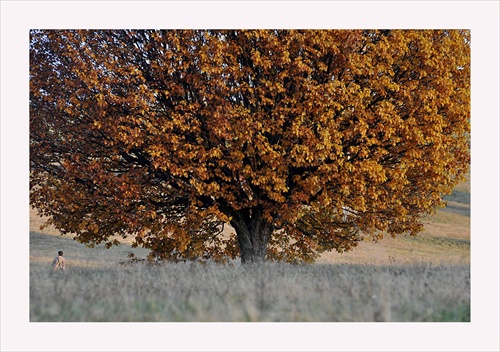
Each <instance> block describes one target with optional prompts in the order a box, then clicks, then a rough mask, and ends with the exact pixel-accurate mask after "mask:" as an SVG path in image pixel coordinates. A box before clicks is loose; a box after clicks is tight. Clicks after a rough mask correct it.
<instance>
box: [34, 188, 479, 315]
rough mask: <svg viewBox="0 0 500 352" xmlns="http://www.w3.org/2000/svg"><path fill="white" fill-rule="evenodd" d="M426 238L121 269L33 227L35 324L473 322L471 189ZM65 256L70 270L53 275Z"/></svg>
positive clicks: (114, 260)
mask: <svg viewBox="0 0 500 352" xmlns="http://www.w3.org/2000/svg"><path fill="white" fill-rule="evenodd" d="M447 200H448V206H447V207H446V208H444V209H442V210H439V211H438V212H437V213H436V214H434V215H433V216H430V217H429V218H427V219H425V221H426V227H425V230H424V232H423V233H421V234H420V235H419V236H417V237H408V236H399V237H397V238H385V239H383V240H381V241H379V242H366V243H361V244H360V245H359V246H358V248H356V249H355V250H354V251H352V252H349V253H344V254H338V253H326V254H324V255H323V256H322V257H321V258H320V259H319V260H318V262H317V263H316V264H308V265H291V264H285V263H263V264H259V265H251V266H242V265H241V264H240V263H239V261H234V262H231V263H229V264H226V265H220V264H215V263H206V264H199V263H169V264H164V265H161V266H155V267H151V266H147V265H144V264H141V263H135V264H128V265H124V264H120V263H121V262H123V261H124V260H126V258H127V254H128V253H129V252H133V253H134V254H135V255H136V256H137V257H139V258H141V257H142V258H144V257H145V256H146V255H147V251H146V250H144V249H140V248H135V249H132V248H131V247H130V246H128V245H126V244H123V245H120V246H117V247H113V248H111V249H104V248H103V247H101V246H97V247H96V248H87V247H85V246H83V245H81V244H79V243H77V242H75V241H73V240H72V239H71V237H67V236H60V235H58V234H57V231H55V230H54V229H51V228H46V229H44V230H40V229H39V225H40V224H41V222H42V219H40V218H38V217H37V216H36V212H34V211H32V214H31V224H30V321H31V322H55V321H58V322H193V321H196V322H379V321H380V322H468V321H470V314H471V312H470V205H469V204H470V186H469V183H468V182H466V183H464V184H461V185H459V186H458V187H457V188H456V189H455V191H454V192H453V194H452V195H450V196H448V197H447ZM58 250H63V251H64V252H65V258H66V261H67V270H66V272H65V273H60V272H52V271H51V270H50V263H51V261H52V258H53V257H54V256H55V255H56V253H57V251H58Z"/></svg>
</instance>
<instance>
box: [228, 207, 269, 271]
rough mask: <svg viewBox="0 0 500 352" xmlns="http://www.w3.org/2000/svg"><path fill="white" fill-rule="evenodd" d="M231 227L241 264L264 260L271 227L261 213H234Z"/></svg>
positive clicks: (250, 211) (246, 211) (254, 211)
mask: <svg viewBox="0 0 500 352" xmlns="http://www.w3.org/2000/svg"><path fill="white" fill-rule="evenodd" d="M231 225H232V226H233V227H234V229H235V231H236V235H237V237H238V243H239V246H240V253H241V262H242V263H256V262H263V261H265V259H266V253H267V243H268V242H269V239H270V238H271V235H272V232H273V227H272V225H271V224H270V223H268V222H266V221H264V220H263V219H262V213H261V211H258V210H257V211H256V210H253V211H252V210H245V211H240V212H234V214H233V217H232V220H231Z"/></svg>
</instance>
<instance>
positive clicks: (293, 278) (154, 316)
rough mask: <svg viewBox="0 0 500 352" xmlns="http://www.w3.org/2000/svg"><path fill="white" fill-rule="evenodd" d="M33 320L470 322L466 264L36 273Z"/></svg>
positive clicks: (42, 269)
mask: <svg viewBox="0 0 500 352" xmlns="http://www.w3.org/2000/svg"><path fill="white" fill-rule="evenodd" d="M30 321H32V322H42V321H43V322H47V321H62V322H89V321H92V322H129V321H135V322H143V321H144V322H145V321H147V322H160V321H161V322H184V321H187V322H189V321H200V322H253V321H259V322H262V321H271V322H313V321H314V322H371V321H397V322H406V321H417V322H419V321H470V270H469V266H456V265H455V266H445V265H440V266H432V265H429V264H423V263H422V264H414V265H391V266H370V265H350V264H349V265H348V264H343V265H337V264H336V265H297V266H294V265H289V264H283V263H264V264H259V265H253V266H242V265H241V264H239V263H233V264H231V265H218V264H214V263H208V264H197V263H177V264H167V265H163V266H159V267H148V266H145V265H143V264H134V265H130V266H122V265H115V266H108V267H103V268H99V267H84V266H81V267H73V268H70V269H68V270H67V271H66V273H64V274H63V273H60V272H51V271H50V270H49V269H48V268H47V266H46V265H42V264H41V263H38V264H37V263H34V264H32V265H31V270H30Z"/></svg>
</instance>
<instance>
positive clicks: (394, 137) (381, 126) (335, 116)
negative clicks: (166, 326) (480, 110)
mask: <svg viewBox="0 0 500 352" xmlns="http://www.w3.org/2000/svg"><path fill="white" fill-rule="evenodd" d="M469 100H470V33H469V32H468V31H462V30H384V31H378V30H248V31H246V30H220V31H215V30H181V31H173V30H172V31H170V30H137V31H135V30H113V31H107V30H104V31H102V30H101V31H90V30H85V31H83V30H82V31H76V30H75V31H48V30H47V31H38V30H35V31H32V32H31V37H30V166H31V174H30V177H31V179H30V180H31V184H30V201H31V204H32V206H34V207H36V208H37V209H38V210H39V211H40V212H41V214H43V215H46V216H49V217H50V222H51V223H52V224H54V225H55V226H56V227H57V228H58V229H59V230H60V231H61V232H62V233H75V234H76V239H77V240H78V241H80V242H83V243H87V244H96V243H100V242H106V243H108V245H112V244H113V243H116V242H117V241H116V240H111V239H112V238H116V237H114V236H115V235H120V236H122V237H124V238H125V237H128V236H131V237H133V238H134V240H135V245H136V246H144V247H146V248H149V249H150V250H151V259H156V260H179V259H208V258H211V259H214V260H216V261H224V260H226V259H227V258H235V257H236V256H238V255H241V257H242V260H243V261H244V262H252V261H258V260H263V259H269V260H286V261H312V260H314V259H315V258H316V257H317V256H318V255H319V254H320V253H321V252H323V251H328V250H332V249H335V250H337V251H339V252H342V251H345V250H350V249H352V248H353V247H354V246H355V245H356V244H357V243H358V241H359V240H361V239H362V238H363V237H366V238H374V239H377V238H381V237H382V236H383V234H389V235H396V234H402V233H410V234H412V235H414V234H416V233H418V232H419V231H420V230H421V229H422V224H421V221H420V219H421V217H422V216H423V215H426V214H428V213H430V212H432V211H433V210H434V209H435V208H436V207H439V206H442V205H443V201H442V196H443V195H444V194H447V193H450V192H451V189H452V188H453V187H454V186H455V185H456V184H457V182H459V181H460V180H461V179H462V177H463V175H464V173H465V172H466V171H467V169H468V166H469V159H470V156H469V145H468V143H469V137H468V136H469V133H470V101H469ZM224 224H231V225H232V226H233V227H234V228H235V230H236V236H235V237H231V236H227V235H224V234H223V227H224Z"/></svg>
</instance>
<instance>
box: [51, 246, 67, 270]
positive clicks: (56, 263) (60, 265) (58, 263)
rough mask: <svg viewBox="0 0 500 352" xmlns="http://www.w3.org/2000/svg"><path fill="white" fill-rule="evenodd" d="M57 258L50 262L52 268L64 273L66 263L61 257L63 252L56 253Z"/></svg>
mask: <svg viewBox="0 0 500 352" xmlns="http://www.w3.org/2000/svg"><path fill="white" fill-rule="evenodd" d="M57 254H58V255H57V257H55V258H54V260H53V261H52V268H53V269H54V270H57V269H59V270H61V271H64V270H66V261H65V260H64V257H63V251H59V252H57Z"/></svg>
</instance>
